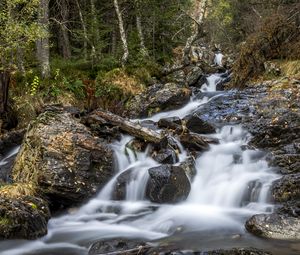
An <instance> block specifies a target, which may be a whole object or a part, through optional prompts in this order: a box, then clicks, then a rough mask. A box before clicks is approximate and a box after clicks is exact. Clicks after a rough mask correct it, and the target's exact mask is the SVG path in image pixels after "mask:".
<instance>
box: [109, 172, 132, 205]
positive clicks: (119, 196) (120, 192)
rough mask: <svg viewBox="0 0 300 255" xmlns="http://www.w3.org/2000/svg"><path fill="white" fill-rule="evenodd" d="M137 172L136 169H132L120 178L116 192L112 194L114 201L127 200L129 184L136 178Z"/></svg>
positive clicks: (116, 184)
mask: <svg viewBox="0 0 300 255" xmlns="http://www.w3.org/2000/svg"><path fill="white" fill-rule="evenodd" d="M135 171H136V169H135V168H130V169H128V170H126V171H125V172H123V173H121V174H120V175H119V176H118V178H117V180H116V183H115V187H114V191H113V193H112V199H113V200H125V199H126V188H127V184H128V183H129V182H130V181H133V180H134V179H135V178H136V174H135V173H136V172H135Z"/></svg>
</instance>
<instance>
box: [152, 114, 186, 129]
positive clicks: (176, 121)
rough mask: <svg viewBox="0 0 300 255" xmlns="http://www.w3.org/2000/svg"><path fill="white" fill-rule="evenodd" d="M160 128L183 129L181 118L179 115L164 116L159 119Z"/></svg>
mask: <svg viewBox="0 0 300 255" xmlns="http://www.w3.org/2000/svg"><path fill="white" fill-rule="evenodd" d="M157 124H158V127H159V128H168V129H173V130H176V129H177V130H179V129H181V130H182V123H181V119H180V118H178V117H170V118H163V119H160V120H159V121H158V123H157Z"/></svg>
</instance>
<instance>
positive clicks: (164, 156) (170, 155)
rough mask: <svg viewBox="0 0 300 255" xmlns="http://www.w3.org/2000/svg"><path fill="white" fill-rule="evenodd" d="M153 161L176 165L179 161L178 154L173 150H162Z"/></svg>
mask: <svg viewBox="0 0 300 255" xmlns="http://www.w3.org/2000/svg"><path fill="white" fill-rule="evenodd" d="M153 159H154V160H155V161H157V162H158V163H161V164H175V163H177V161H178V157H177V154H176V152H175V151H174V150H172V149H162V150H160V151H159V152H158V153H155V155H153Z"/></svg>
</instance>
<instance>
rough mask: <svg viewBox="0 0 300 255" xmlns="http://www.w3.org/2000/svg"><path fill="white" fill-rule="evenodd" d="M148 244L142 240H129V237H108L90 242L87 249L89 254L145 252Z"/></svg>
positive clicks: (129, 254) (116, 254)
mask: <svg viewBox="0 0 300 255" xmlns="http://www.w3.org/2000/svg"><path fill="white" fill-rule="evenodd" d="M149 248H150V246H148V245H147V244H146V242H144V241H139V240H129V239H118V238H117V239H109V240H100V241H97V242H95V243H93V244H92V246H91V248H90V249H89V255H96V254H115V255H119V254H120V255H121V254H127V255H135V254H145V252H146V251H148V250H149Z"/></svg>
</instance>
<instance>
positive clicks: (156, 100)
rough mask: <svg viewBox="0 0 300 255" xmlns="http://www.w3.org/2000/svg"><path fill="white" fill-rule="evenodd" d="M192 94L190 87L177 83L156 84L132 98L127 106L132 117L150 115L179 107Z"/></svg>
mask: <svg viewBox="0 0 300 255" xmlns="http://www.w3.org/2000/svg"><path fill="white" fill-rule="evenodd" d="M190 96H191V90H190V89H188V88H184V87H181V86H180V85H178V84H176V83H167V84H155V85H153V86H151V87H150V88H148V89H147V91H146V92H144V93H142V94H140V95H137V96H135V97H134V98H132V99H131V100H130V101H129V102H128V103H127V106H126V107H127V110H128V113H129V116H130V117H132V118H139V117H148V116H151V115H153V114H155V113H157V112H160V111H163V110H172V109H178V108H180V107H181V106H183V105H185V104H186V103H187V102H188V101H189V98H190Z"/></svg>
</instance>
